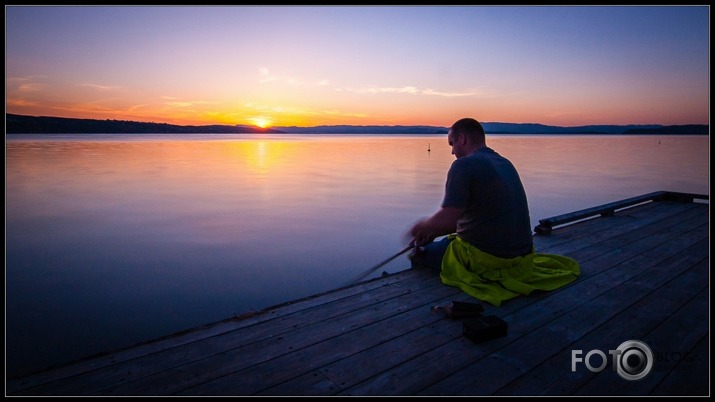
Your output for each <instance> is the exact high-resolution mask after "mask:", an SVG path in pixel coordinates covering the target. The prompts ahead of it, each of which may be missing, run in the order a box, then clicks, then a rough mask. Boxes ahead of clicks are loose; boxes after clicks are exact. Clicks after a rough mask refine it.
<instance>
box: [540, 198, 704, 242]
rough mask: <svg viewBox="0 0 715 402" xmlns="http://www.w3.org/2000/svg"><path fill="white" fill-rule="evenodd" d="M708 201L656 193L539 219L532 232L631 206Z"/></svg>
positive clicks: (549, 229)
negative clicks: (655, 202) (662, 202)
mask: <svg viewBox="0 0 715 402" xmlns="http://www.w3.org/2000/svg"><path fill="white" fill-rule="evenodd" d="M695 198H698V199H708V196H707V195H703V194H686V193H674V192H667V191H656V192H653V193H648V194H643V195H639V196H636V197H631V198H627V199H624V200H619V201H615V202H611V203H607V204H603V205H599V206H595V207H591V208H586V209H582V210H580V211H575V212H569V213H567V214H563V215H558V216H554V217H551V218H546V219H541V220H540V221H539V224H538V225H537V226H536V227H535V228H534V232H535V233H538V234H549V233H551V231H552V230H553V228H554V227H556V226H558V225H564V224H567V223H571V222H575V221H578V220H581V219H586V218H591V217H595V216H599V215H600V216H612V215H613V214H614V213H615V211H617V210H619V209H623V208H627V207H630V206H633V205H637V204H642V203H646V202H653V201H681V202H692V201H693V199H695Z"/></svg>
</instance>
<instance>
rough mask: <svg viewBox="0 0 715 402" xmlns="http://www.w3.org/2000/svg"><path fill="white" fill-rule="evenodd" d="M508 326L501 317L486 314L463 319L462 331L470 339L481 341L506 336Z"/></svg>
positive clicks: (476, 341)
mask: <svg viewBox="0 0 715 402" xmlns="http://www.w3.org/2000/svg"><path fill="white" fill-rule="evenodd" d="M508 328H509V326H508V324H507V323H506V321H504V320H502V319H501V318H499V317H497V316H495V315H486V316H483V317H477V318H472V319H470V320H467V321H464V324H462V333H463V334H464V336H466V337H467V339H469V340H470V341H472V342H475V343H482V342H485V341H488V340H492V339H496V338H499V337H502V336H506V334H507V331H508Z"/></svg>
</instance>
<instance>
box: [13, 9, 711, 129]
mask: <svg viewBox="0 0 715 402" xmlns="http://www.w3.org/2000/svg"><path fill="white" fill-rule="evenodd" d="M5 18H6V21H5V65H6V73H5V84H6V92H5V105H6V113H15V114H23V115H31V116H55V117H70V118H85V119H116V120H132V121H142V122H157V123H169V124H179V125H207V124H229V125H235V124H238V125H258V126H303V127H310V126H318V125H337V124H349V125H429V126H444V127H448V126H451V125H452V123H454V122H455V121H456V120H458V119H460V118H463V117H473V118H476V119H477V120H480V121H482V122H506V123H540V124H547V125H556V126H567V127H568V126H582V125H593V124H617V125H627V124H662V125H679V124H709V121H710V90H709V88H710V40H709V37H710V35H709V33H710V7H709V6H702V5H701V6H628V7H626V6H593V7H585V6H533V7H527V6H500V7H495V6H490V7H487V6H429V7H422V6H420V7H418V6H405V7H401V6H391V7H387V6H351V7H348V6H313V7H308V6H252V7H248V6H191V7H174V6H171V7H169V6H167V7H160V6H151V7H150V6H117V7H109V6H58V7H53V6H6V7H5Z"/></svg>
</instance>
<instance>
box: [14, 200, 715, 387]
mask: <svg viewBox="0 0 715 402" xmlns="http://www.w3.org/2000/svg"><path fill="white" fill-rule="evenodd" d="M707 200H708V196H707V195H692V194H681V193H670V192H657V193H652V194H646V195H644V196H640V197H635V198H633V199H628V200H621V201H618V202H614V203H611V204H607V205H604V206H599V207H594V208H589V209H587V210H583V211H576V212H574V213H569V214H565V215H561V216H559V217H554V218H549V219H545V220H542V221H540V225H539V226H538V227H537V229H536V230H535V231H536V232H537V234H535V236H534V241H535V246H536V250H537V252H542V253H554V254H562V255H567V256H570V257H572V258H574V259H576V260H577V261H578V262H579V263H580V265H581V276H580V277H579V279H577V280H576V281H575V282H573V283H571V284H569V285H568V286H566V287H564V288H561V289H558V290H556V291H553V292H547V293H539V294H533V295H529V296H521V297H518V298H516V299H513V300H510V301H507V302H505V303H504V304H502V306H501V307H494V306H491V305H489V304H488V303H483V305H484V307H485V311H484V313H483V314H484V315H496V316H498V317H500V318H502V319H503V320H504V321H506V322H507V323H508V333H507V335H506V336H503V337H498V338H496V339H492V340H489V341H486V342H483V343H474V342H472V341H470V340H469V339H467V338H466V337H465V336H464V335H463V333H462V331H463V327H462V326H463V321H464V320H463V319H462V320H457V319H451V318H448V317H446V316H445V315H444V314H443V313H441V312H433V311H432V310H431V307H432V306H435V305H445V304H447V303H449V302H450V301H472V302H478V301H477V300H476V299H473V298H471V297H470V296H468V295H466V294H465V293H463V292H462V291H461V290H459V289H457V288H454V287H450V286H446V285H443V284H442V283H441V282H440V280H439V278H438V277H437V276H436V275H435V274H433V273H429V272H424V271H420V270H406V271H402V272H398V273H395V274H390V275H384V276H383V277H381V278H377V279H372V280H369V281H364V282H361V283H358V284H356V285H352V286H347V287H344V288H340V289H336V290H334V291H331V292H327V293H324V294H320V295H316V296H313V297H309V298H305V299H301V300H297V301H295V302H291V303H286V304H283V305H280V306H276V307H273V308H269V309H266V310H264V311H261V312H258V313H255V314H252V315H248V316H245V317H240V318H233V319H228V320H225V321H222V322H218V323H215V324H212V325H208V326H204V327H201V328H196V329H193V330H190V331H185V332H182V333H178V334H174V335H170V336H167V337H165V338H162V339H159V340H155V341H151V342H147V343H144V344H141V345H137V346H135V347H132V348H128V349H124V350H121V351H117V352H115V353H110V354H106V355H100V356H96V357H93V358H89V359H86V360H82V361H79V362H77V363H73V364H70V365H66V366H62V367H58V368H55V369H52V370H48V371H45V372H41V373H37V374H33V375H30V376H27V377H24V378H19V379H10V380H8V381H7V383H6V395H8V396H15V395H55V396H59V395H74V396H83V395H105V396H117V395H142V396H146V395H177V396H188V395H194V396H195V395H240V396H246V395H259V396H271V395H274V396H275V395H287V396H299V395H312V396H328V395H335V396H349V395H366V396H378V395H381V396H382V395H384V396H390V395H400V396H406V395H418V396H419V395H422V396H429V395H474V396H481V395H501V396H515V395H532V396H536V395H582V396H594V395H688V396H709V394H710V386H709V382H710V381H709V378H710V372H709V370H710V349H709V348H710V332H709V328H710V318H709V309H710V304H709V301H710V288H709V282H710V254H709V251H710V241H709V201H707ZM628 341H636V343H637V345H642V344H643V345H647V348H649V349H650V351H651V355H649V354H647V353H645V352H646V348H645V347H640V349H639V348H636V349H638V350H639V351H640V352H643V353H644V354H642V356H645V360H643V359H642V360H641V363H644V362H647V363H649V364H650V367H648V366H646V367H648V368H647V370H646V369H643V368H639V370H640V371H638V370H636V371H637V372H640V373H644V372H647V375H646V376H645V377H644V378H642V379H633V378H632V377H631V378H626V377H623V376H622V375H621V374H620V371H618V370H616V366H618V363H617V362H616V364H615V365H614V364H613V360H612V359H611V354H610V351H614V350H617V351H620V352H625V350H624V349H622V348H621V345H622V344H624V342H626V343H627V342H628ZM631 344H633V343H632V342H631ZM574 351H576V352H574ZM578 351H581V352H578ZM590 352H592V353H590ZM598 352H601V353H603V354H604V355H605V356H608V359H607V365H606V366H605V368H603V369H602V370H601V369H600V368H601V365H602V364H601V363H602V360H600V357H599V353H598ZM629 353H630V352H629ZM587 355H588V356H590V357H589V358H588V359H586V356H587ZM573 356H576V357H578V358H582V359H584V360H583V361H578V360H576V361H575V363H574V358H573ZM585 363H589V364H588V366H587V365H586V364H585ZM623 364H626V363H623ZM629 364H630V363H628V364H626V366H618V367H619V368H620V367H627V368H632V367H631V365H629ZM589 367H591V369H589Z"/></svg>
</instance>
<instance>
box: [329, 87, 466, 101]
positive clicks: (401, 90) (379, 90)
mask: <svg viewBox="0 0 715 402" xmlns="http://www.w3.org/2000/svg"><path fill="white" fill-rule="evenodd" d="M341 90H344V91H347V92H354V93H358V94H383V93H393V94H408V95H427V96H442V97H448V98H450V97H463V96H474V95H477V93H476V92H441V91H436V90H434V89H430V88H419V87H415V86H410V85H407V86H402V87H375V86H372V87H368V88H357V89H354V88H345V89H341Z"/></svg>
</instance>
